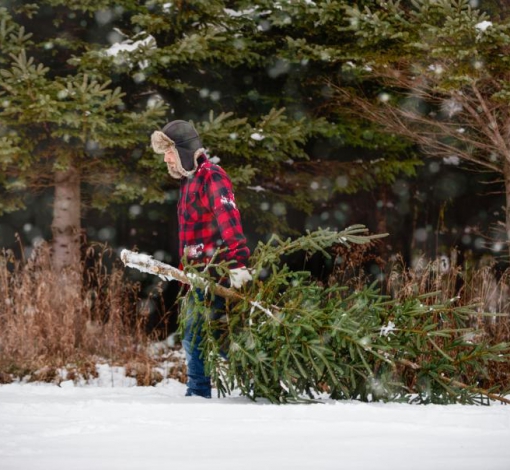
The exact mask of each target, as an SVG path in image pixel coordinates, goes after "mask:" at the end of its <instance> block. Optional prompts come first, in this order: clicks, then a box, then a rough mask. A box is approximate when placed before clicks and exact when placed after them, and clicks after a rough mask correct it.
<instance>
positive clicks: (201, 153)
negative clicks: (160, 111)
mask: <svg viewBox="0 0 510 470" xmlns="http://www.w3.org/2000/svg"><path fill="white" fill-rule="evenodd" d="M151 143H152V148H153V150H154V151H155V152H156V153H159V154H164V162H165V163H166V165H167V168H168V173H169V174H170V176H171V177H173V178H175V179H178V180H180V182H181V183H180V191H179V202H178V204H177V217H178V227H179V228H178V230H179V256H180V257H181V258H182V257H186V259H187V260H188V261H189V262H191V263H204V264H205V265H207V263H208V261H210V260H211V258H212V257H213V256H214V257H215V258H214V260H215V262H217V261H226V262H228V263H229V270H230V279H229V281H230V286H232V287H235V288H239V287H241V286H242V285H243V284H244V283H245V282H247V281H249V280H251V276H250V273H249V271H248V269H247V268H246V265H247V262H248V258H249V256H250V250H249V248H248V246H247V244H246V237H245V236H244V234H243V229H242V224H241V215H240V213H239V209H238V208H237V205H236V202H235V197H234V192H233V189H232V183H231V181H230V178H229V177H228V175H227V173H226V172H225V170H223V168H221V167H220V166H219V165H216V164H214V163H212V162H211V161H210V160H209V159H208V158H207V155H206V152H205V149H204V148H203V146H202V142H201V139H200V136H199V134H198V132H197V131H196V130H195V128H194V127H193V125H192V124H190V123H189V122H187V121H182V120H176V121H172V122H169V123H168V124H167V125H166V126H165V127H163V129H162V130H161V131H155V132H154V133H153V134H152V137H151ZM218 250H219V251H218ZM196 293H197V297H198V299H199V300H200V301H202V302H203V301H204V297H205V295H204V292H203V291H200V290H197V292H196ZM193 304H194V296H190V301H189V303H188V306H187V308H186V312H185V313H184V314H185V329H184V335H183V347H184V350H185V353H186V365H187V369H188V381H187V392H186V395H187V396H201V397H205V398H210V397H211V379H210V377H209V376H208V375H206V373H205V368H204V360H203V357H202V354H201V349H200V343H201V342H202V336H201V324H202V322H203V318H197V316H196V315H193V310H194V305H193ZM224 306H225V301H224V299H223V298H221V297H218V296H216V297H215V298H214V301H213V302H212V303H211V304H210V307H208V308H209V312H208V314H209V318H210V319H212V320H216V319H218V318H219V317H220V316H221V315H223V312H222V311H223V309H224Z"/></svg>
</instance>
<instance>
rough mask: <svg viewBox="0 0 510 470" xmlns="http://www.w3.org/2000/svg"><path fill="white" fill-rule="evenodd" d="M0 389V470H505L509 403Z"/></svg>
mask: <svg viewBox="0 0 510 470" xmlns="http://www.w3.org/2000/svg"><path fill="white" fill-rule="evenodd" d="M132 385H133V384H132V382H130V380H129V379H124V380H119V377H118V375H116V374H113V373H110V375H109V376H108V371H107V370H103V371H102V375H101V376H100V379H99V380H98V381H96V382H95V383H94V384H92V385H87V386H75V385H74V384H73V383H72V382H70V381H69V382H63V383H62V384H61V386H60V387H59V386H56V385H51V384H10V385H3V386H0V469H1V470H14V469H15V470H36V469H44V470H50V469H51V470H58V469H62V470H70V469H72V470H81V469H83V470H85V469H86V470H98V469H108V470H116V469H119V470H128V469H162V468H166V469H176V470H188V469H190V470H191V469H193V470H195V469H196V470H201V469H204V470H205V469H208V470H216V469H217V470H230V469H236V470H245V469H257V470H263V469H278V470H283V469H293V470H297V469H316V470H322V469H343V470H350V469H364V470H365V469H366V470H369V469H377V470H382V469H391V470H398V469H406V470H407V469H409V468H411V469H413V470H416V469H424V470H425V469H427V470H430V469H434V470H441V469H448V470H457V469H458V470H470V469H473V470H475V469H476V470H509V469H510V407H509V406H504V405H501V404H499V403H496V404H494V405H492V406H490V407H481V406H461V405H455V406H434V405H429V406H417V405H400V404H381V403H371V404H365V403H359V402H333V401H329V400H328V401H325V403H324V404H316V405H285V406H277V405H271V404H268V403H267V402H261V403H252V402H250V401H249V400H247V399H246V398H243V397H239V396H237V397H230V398H223V399H218V398H213V399H212V400H205V399H201V398H186V397H184V392H185V387H184V385H182V384H180V383H179V382H176V381H173V380H170V381H166V382H165V383H163V384H160V385H159V386H158V387H135V386H132Z"/></svg>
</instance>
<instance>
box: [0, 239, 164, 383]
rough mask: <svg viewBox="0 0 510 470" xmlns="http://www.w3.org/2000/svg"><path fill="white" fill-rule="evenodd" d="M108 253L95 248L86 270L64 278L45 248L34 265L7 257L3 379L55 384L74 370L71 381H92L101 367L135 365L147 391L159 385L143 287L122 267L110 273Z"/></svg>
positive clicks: (1, 316)
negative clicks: (104, 363) (150, 348)
mask: <svg viewBox="0 0 510 470" xmlns="http://www.w3.org/2000/svg"><path fill="white" fill-rule="evenodd" d="M109 255H111V253H109V252H108V250H107V249H106V248H104V247H103V248H100V249H99V250H98V249H97V247H95V248H90V249H89V250H88V252H87V256H86V261H85V263H84V266H82V267H81V269H80V271H74V272H73V271H71V270H69V271H65V272H58V273H57V272H55V271H54V270H53V269H52V266H51V262H50V248H49V246H48V245H46V244H42V245H40V246H39V247H37V248H36V249H35V250H34V251H33V253H32V255H31V257H30V259H28V260H17V259H15V257H14V256H13V254H12V252H9V251H6V250H4V251H3V252H2V253H0V299H1V300H0V371H2V372H3V377H4V379H2V381H6V380H7V379H6V377H8V376H14V377H23V376H27V375H29V376H31V377H32V378H33V379H36V380H46V381H56V380H58V379H57V375H58V369H59V368H67V369H68V370H69V373H70V375H68V378H69V377H70V378H71V379H72V378H78V376H79V375H81V376H82V377H93V376H94V374H95V364H96V363H97V362H101V361H107V362H108V363H110V364H118V365H127V364H136V365H137V366H136V367H135V368H136V370H137V373H136V374H135V375H136V376H137V378H139V382H140V383H143V384H145V385H148V384H153V383H154V382H155V380H156V379H158V380H159V379H160V378H159V376H158V375H157V374H156V373H153V372H152V368H153V367H155V366H156V360H155V359H154V357H153V356H151V354H149V352H148V348H147V346H148V342H149V339H150V338H149V336H148V335H147V333H146V331H145V323H146V318H147V314H148V309H146V308H145V307H144V303H143V302H141V301H140V290H141V286H140V284H139V283H133V282H130V281H129V280H127V279H126V278H125V276H124V271H123V268H122V267H120V266H116V265H115V263H114V265H113V267H107V266H106V265H105V260H106V259H108V256H109ZM76 286H79V288H77V287H76ZM140 306H141V307H140ZM140 365H143V368H142V367H141V366H140ZM142 370H143V372H142ZM6 374H7V375H6ZM144 377H145V378H144Z"/></svg>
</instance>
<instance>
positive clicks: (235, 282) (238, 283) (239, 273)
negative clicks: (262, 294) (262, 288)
mask: <svg viewBox="0 0 510 470" xmlns="http://www.w3.org/2000/svg"><path fill="white" fill-rule="evenodd" d="M252 279H253V278H252V277H251V274H250V271H248V269H247V268H245V267H244V266H243V267H242V268H235V269H231V270H230V285H231V286H232V287H234V288H235V289H239V288H240V287H242V286H243V285H244V284H246V283H247V282H248V281H251V280H252Z"/></svg>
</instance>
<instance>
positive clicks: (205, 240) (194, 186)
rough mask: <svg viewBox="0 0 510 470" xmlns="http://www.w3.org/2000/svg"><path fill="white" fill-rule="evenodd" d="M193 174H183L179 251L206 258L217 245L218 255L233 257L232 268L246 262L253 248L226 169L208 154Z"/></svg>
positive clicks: (194, 259) (196, 258)
mask: <svg viewBox="0 0 510 470" xmlns="http://www.w3.org/2000/svg"><path fill="white" fill-rule="evenodd" d="M198 164H199V167H198V169H197V171H196V172H195V174H194V175H193V176H192V177H191V178H183V180H182V182H181V190H180V196H179V203H178V205H177V214H178V221H179V254H180V256H181V257H182V256H186V257H187V259H188V260H190V261H192V262H199V263H203V262H207V261H208V260H209V259H210V258H211V257H212V255H213V254H214V252H215V251H216V250H218V249H223V248H227V250H226V251H224V252H222V253H221V254H220V255H219V256H218V258H216V259H217V260H218V261H219V260H226V261H232V264H231V265H230V266H229V267H230V269H233V268H238V267H241V266H246V263H247V261H248V258H249V256H250V250H249V248H248V247H247V246H246V238H245V236H244V234H243V229H242V225H241V214H240V213H239V210H238V209H237V206H236V203H235V198H234V192H233V190H232V183H231V181H230V178H229V177H228V175H227V173H225V170H223V168H221V167H220V166H218V165H215V164H213V163H211V162H210V161H209V160H207V158H206V157H205V156H202V157H200V158H199V159H198Z"/></svg>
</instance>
